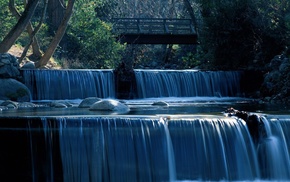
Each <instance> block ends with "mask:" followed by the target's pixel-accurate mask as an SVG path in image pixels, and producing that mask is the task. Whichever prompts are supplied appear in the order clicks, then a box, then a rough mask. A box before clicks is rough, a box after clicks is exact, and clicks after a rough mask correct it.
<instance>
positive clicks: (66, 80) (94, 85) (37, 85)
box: [23, 70, 115, 100]
mask: <svg viewBox="0 0 290 182" xmlns="http://www.w3.org/2000/svg"><path fill="white" fill-rule="evenodd" d="M23 78H24V83H25V85H26V86H27V87H28V88H29V89H30V91H31V94H32V98H33V100H58V99H84V98H87V97H100V98H109V97H111V98H114V97H115V85H114V74H113V71H112V70H23Z"/></svg>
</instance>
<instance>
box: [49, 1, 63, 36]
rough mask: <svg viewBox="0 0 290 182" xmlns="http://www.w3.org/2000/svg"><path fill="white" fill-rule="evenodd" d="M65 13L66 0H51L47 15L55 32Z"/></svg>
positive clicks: (51, 28)
mask: <svg viewBox="0 0 290 182" xmlns="http://www.w3.org/2000/svg"><path fill="white" fill-rule="evenodd" d="M64 13H65V7H64V0H49V1H48V7H47V15H48V22H49V28H50V30H51V31H52V32H54V31H55V30H56V29H57V28H58V27H59V26H60V24H61V21H62V19H63V16H64Z"/></svg>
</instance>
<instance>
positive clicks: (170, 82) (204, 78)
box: [135, 70, 241, 98]
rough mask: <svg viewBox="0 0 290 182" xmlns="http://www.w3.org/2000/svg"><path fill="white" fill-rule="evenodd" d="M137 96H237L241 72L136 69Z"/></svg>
mask: <svg viewBox="0 0 290 182" xmlns="http://www.w3.org/2000/svg"><path fill="white" fill-rule="evenodd" d="M135 76H136V82H137V90H138V97H140V98H150V97H202V96H206V97H216V96H218V97H227V96H229V97H232V96H239V95H240V80H241V72H239V71H194V70H182V71H178V70H174V71H171V70H169V71H168V70H165V71H162V70H151V71H148V70H136V71H135Z"/></svg>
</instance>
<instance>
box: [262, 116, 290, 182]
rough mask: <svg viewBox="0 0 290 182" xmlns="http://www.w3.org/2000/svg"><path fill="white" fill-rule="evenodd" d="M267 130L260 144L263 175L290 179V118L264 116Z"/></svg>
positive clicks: (276, 178) (269, 177) (270, 177)
mask: <svg viewBox="0 0 290 182" xmlns="http://www.w3.org/2000/svg"><path fill="white" fill-rule="evenodd" d="M261 120H262V121H263V123H264V126H265V130H264V132H265V133H263V136H262V138H261V139H260V143H259V144H258V155H259V156H260V158H259V160H260V168H261V173H262V176H265V177H267V178H268V179H270V180H282V181H283V180H289V179H290V153H289V150H290V143H289V141H290V130H289V128H290V119H289V118H285V116H284V117H283V116H281V117H279V118H278V119H277V118H269V119H267V118H266V117H262V118H261Z"/></svg>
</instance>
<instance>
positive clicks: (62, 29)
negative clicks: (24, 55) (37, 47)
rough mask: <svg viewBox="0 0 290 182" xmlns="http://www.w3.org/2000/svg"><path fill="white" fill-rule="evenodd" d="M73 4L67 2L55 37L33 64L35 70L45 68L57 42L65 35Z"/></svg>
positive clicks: (72, 2) (71, 0)
mask: <svg viewBox="0 0 290 182" xmlns="http://www.w3.org/2000/svg"><path fill="white" fill-rule="evenodd" d="M74 2H75V0H69V1H68V5H67V8H66V11H65V15H64V17H63V20H62V22H61V24H60V26H59V27H58V30H57V32H56V34H55V36H54V37H53V39H52V41H51V43H50V44H49V47H48V49H47V50H46V51H45V53H44V55H43V56H42V58H41V59H40V60H39V61H38V62H37V63H36V64H35V66H36V67H37V68H39V67H42V66H45V65H46V64H47V63H48V61H49V59H50V58H51V56H52V55H53V54H54V52H55V50H56V48H57V46H58V44H59V42H60V41H61V39H62V37H63V35H64V34H65V31H66V28H67V25H68V22H69V20H70V17H71V15H72V13H73V6H74Z"/></svg>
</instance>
